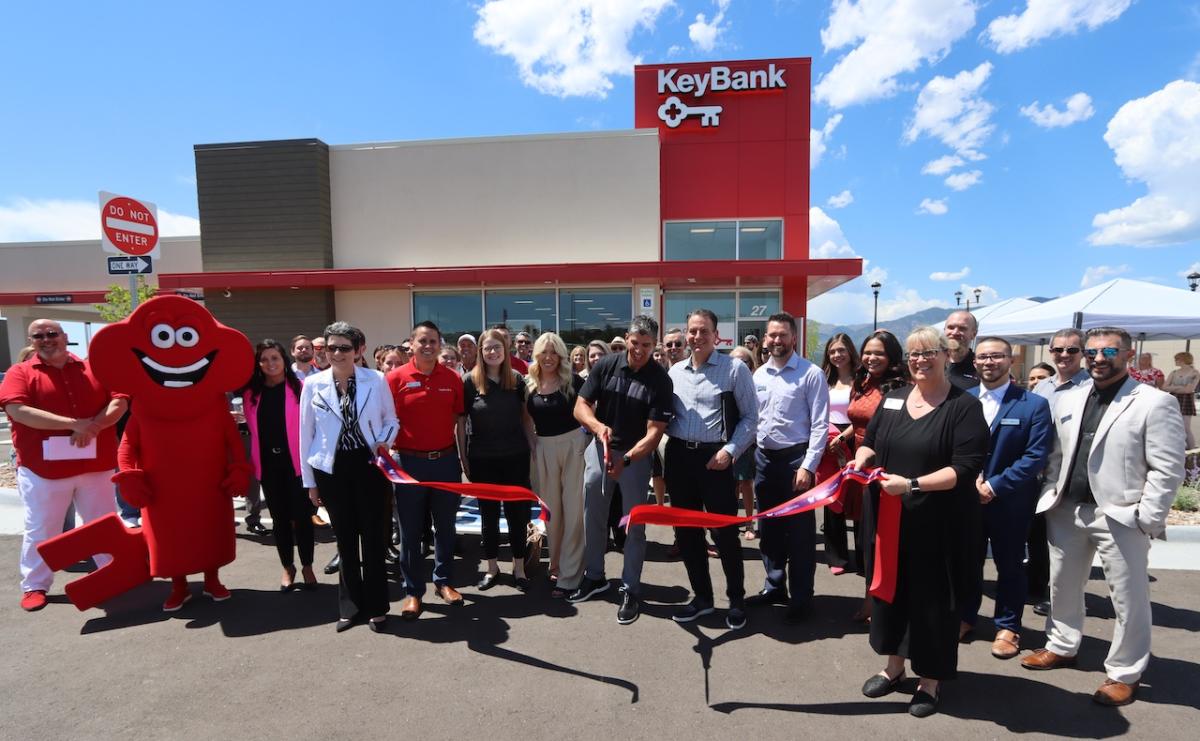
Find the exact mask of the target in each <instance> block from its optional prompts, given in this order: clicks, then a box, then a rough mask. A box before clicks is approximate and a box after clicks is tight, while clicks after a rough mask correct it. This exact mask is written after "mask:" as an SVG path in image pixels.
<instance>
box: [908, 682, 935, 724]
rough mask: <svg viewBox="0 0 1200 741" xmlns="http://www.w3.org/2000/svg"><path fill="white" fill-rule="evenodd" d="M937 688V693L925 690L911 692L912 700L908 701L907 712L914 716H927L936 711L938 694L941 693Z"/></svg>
mask: <svg viewBox="0 0 1200 741" xmlns="http://www.w3.org/2000/svg"><path fill="white" fill-rule="evenodd" d="M941 694H942V693H941V690H940V689H939V691H938V694H937V695H931V694H929V693H928V692H926V691H925V690H917V691H916V692H915V693H913V697H912V702H910V703H908V714H909V715H911V716H913V717H914V718H928V717H929V716H931V715H933V714H934V713H936V712H937V706H938V695H941Z"/></svg>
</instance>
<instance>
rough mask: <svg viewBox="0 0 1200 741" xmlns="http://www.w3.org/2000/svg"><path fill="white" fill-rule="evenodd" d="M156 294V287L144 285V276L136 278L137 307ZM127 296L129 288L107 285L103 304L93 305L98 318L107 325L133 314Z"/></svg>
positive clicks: (114, 284)
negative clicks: (98, 315)
mask: <svg viewBox="0 0 1200 741" xmlns="http://www.w3.org/2000/svg"><path fill="white" fill-rule="evenodd" d="M156 293H158V288H157V287H156V286H148V285H146V278H145V277H144V276H141V275H139V276H138V277H137V297H138V305H141V304H143V303H145V302H146V301H148V300H150V299H151V298H154V294H156ZM129 296H130V294H129V288H127V287H125V286H121V285H117V284H116V283H113V284H111V285H109V287H108V292H107V293H105V294H104V303H102V304H95V306H96V311H98V312H100V318H101V319H103V320H104V321H106V322H109V323H112V322H119V321H121V320H122V319H124V318H125V317H127V316H129V315H130V314H131V313H133V307H132V306H131V305H130V303H131V302H130V300H129Z"/></svg>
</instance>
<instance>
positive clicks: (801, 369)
mask: <svg viewBox="0 0 1200 741" xmlns="http://www.w3.org/2000/svg"><path fill="white" fill-rule="evenodd" d="M754 389H755V391H756V392H757V393H758V447H760V448H762V449H763V450H781V449H783V448H790V447H791V446H793V445H798V444H800V443H803V442H807V443H808V452H806V453H805V454H804V463H802V464H801V465H802V466H803V467H804V468H805V469H807V470H808V471H810V472H812V473H816V471H817V466H819V465H820V463H821V455H822V454H823V453H824V452H825V440H826V438H827V437H828V431H829V384H828V383H826V381H825V374H824V373H822V372H821V369H820V368H818V367H817V366H815V365H813V364H812V363H810V362H809V361H807V360H805V359H804V358H802V357H800V356H799V355H797V354H796V353H794V352H793V353H792V355H791V357H789V358H788V360H787V363H786V364H785V365H784V366H783V368H776V367H775V365H774V363H773V358H768V359H767V362H766V363H764V364H763V365H761V366H760V367H759V369H758V370H756V371H754Z"/></svg>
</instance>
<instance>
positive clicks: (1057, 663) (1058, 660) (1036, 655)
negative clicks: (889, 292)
mask: <svg viewBox="0 0 1200 741" xmlns="http://www.w3.org/2000/svg"><path fill="white" fill-rule="evenodd" d="M1021 666H1023V667H1025V668H1026V669H1034V670H1036V671H1041V670H1043V669H1058V668H1060V667H1064V666H1075V657H1074V656H1062V655H1061V654H1056V653H1054V652H1053V651H1051V650H1050V649H1048V648H1039V649H1037V650H1036V651H1034V652H1033V653H1031V654H1029V655H1028V656H1026V657H1025V658H1023V659H1021Z"/></svg>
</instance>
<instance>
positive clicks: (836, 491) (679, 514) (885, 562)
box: [621, 466, 900, 602]
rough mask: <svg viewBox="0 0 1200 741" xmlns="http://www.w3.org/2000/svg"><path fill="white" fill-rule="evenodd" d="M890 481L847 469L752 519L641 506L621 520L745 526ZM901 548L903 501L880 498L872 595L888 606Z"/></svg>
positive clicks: (875, 472)
mask: <svg viewBox="0 0 1200 741" xmlns="http://www.w3.org/2000/svg"><path fill="white" fill-rule="evenodd" d="M886 477H887V472H886V471H884V470H883V469H882V468H872V469H868V470H866V471H860V470H858V469H855V468H851V467H850V466H846V467H845V468H843V469H841V470H840V471H838V472H837V473H835V474H834V475H833V476H830V477H829V478H827V479H825V480H824V481H822V482H820V483H818V484H817V485H816V486H814V487H812V488H811V489H809V490H808V491H806V492H804V493H802V494H800V495H798V496H795V497H793V498H791V499H789V500H787V501H786V502H784V503H782V504H779V505H777V506H775V507H772V508H770V509H767V510H764V511H762V512H759V513H757V514H754V515H750V516H748V517H741V516H738V515H719V514H714V513H712V512H704V511H702V510H694V509H684V508H682V507H664V506H661V505H657V504H639V505H637V506H636V507H634V508H633V509H631V510H630V511H629V514H628V515H626V516H625V517H623V518H622V519H621V525H622V526H624V527H626V528H627V527H629V526H630V525H665V526H668V527H705V528H721V527H729V526H731V525H744V524H746V523H748V522H752V521H754V520H773V519H777V518H780V517H790V516H792V515H797V514H800V513H801V512H808V511H809V510H813V509H817V508H818V507H825V506H828V505H830V504H832V503H834V502H837V501H839V500H840V499H841V496H842V491H843V489H844V488H845V486H846V484H848V483H850V482H858V483H860V484H862V485H864V486H865V485H867V484H870V483H872V482H875V481H879V480H881V479H883V478H886ZM899 545H900V498H899V497H893V496H883V497H880V508H879V521H878V523H877V527H876V532H875V571H874V574H873V575H872V580H871V588H870V593H871V594H872V595H874V596H876V597H878V598H880V599H882V600H884V601H885V602H891V601H892V598H893V597H894V596H895V593H896V558H897V553H898V551H899Z"/></svg>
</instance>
